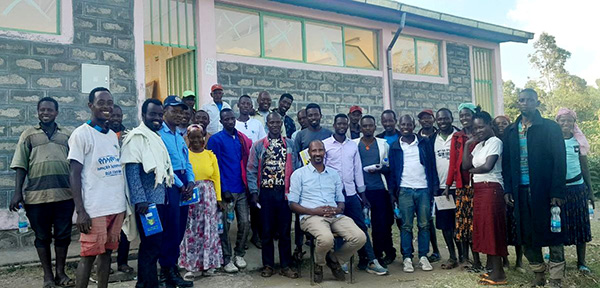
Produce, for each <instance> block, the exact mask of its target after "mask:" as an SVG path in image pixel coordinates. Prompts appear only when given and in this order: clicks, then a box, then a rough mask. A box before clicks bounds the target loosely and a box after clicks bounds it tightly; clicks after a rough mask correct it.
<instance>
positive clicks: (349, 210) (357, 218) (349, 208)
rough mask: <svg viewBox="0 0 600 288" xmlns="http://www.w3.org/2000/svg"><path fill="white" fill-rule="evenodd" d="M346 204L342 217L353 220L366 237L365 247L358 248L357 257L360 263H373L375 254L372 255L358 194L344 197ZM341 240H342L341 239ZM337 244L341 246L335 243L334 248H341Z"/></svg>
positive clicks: (367, 229)
mask: <svg viewBox="0 0 600 288" xmlns="http://www.w3.org/2000/svg"><path fill="white" fill-rule="evenodd" d="M345 200H346V203H344V204H345V208H344V215H346V216H348V217H350V218H351V219H352V220H354V223H355V224H356V226H358V228H360V230H362V231H363V232H365V236H367V242H365V245H364V246H363V247H362V248H360V249H359V250H358V257H359V259H360V261H363V262H364V261H369V262H370V261H373V260H375V254H374V253H373V244H371V239H370V237H369V228H368V227H367V225H366V224H365V216H364V214H363V207H362V203H361V202H360V199H359V196H358V194H354V195H352V196H346V197H345ZM341 240H343V239H341ZM339 244H343V241H342V243H339V242H336V248H337V247H341V245H339Z"/></svg>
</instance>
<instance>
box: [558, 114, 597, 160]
mask: <svg viewBox="0 0 600 288" xmlns="http://www.w3.org/2000/svg"><path fill="white" fill-rule="evenodd" d="M564 115H570V116H571V117H573V119H575V123H574V125H573V137H575V140H577V143H579V153H580V154H581V155H583V156H585V155H587V154H588V152H590V143H589V142H588V141H587V139H586V138H585V135H584V134H583V132H582V131H581V129H579V126H577V113H575V111H573V110H570V109H568V108H560V109H558V113H557V114H556V121H558V118H560V116H564Z"/></svg>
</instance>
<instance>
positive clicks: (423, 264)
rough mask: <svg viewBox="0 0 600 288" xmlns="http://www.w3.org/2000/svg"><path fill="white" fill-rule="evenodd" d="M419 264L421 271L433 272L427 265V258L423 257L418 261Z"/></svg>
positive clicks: (428, 264)
mask: <svg viewBox="0 0 600 288" xmlns="http://www.w3.org/2000/svg"><path fill="white" fill-rule="evenodd" d="M419 264H421V269H423V271H431V270H433V267H432V266H431V264H430V263H429V259H427V257H425V256H423V257H421V259H420V260H419Z"/></svg>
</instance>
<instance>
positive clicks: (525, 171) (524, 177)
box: [518, 122, 529, 185]
mask: <svg viewBox="0 0 600 288" xmlns="http://www.w3.org/2000/svg"><path fill="white" fill-rule="evenodd" d="M518 128H519V129H518V130H519V156H520V159H521V161H520V169H521V181H520V183H519V184H521V185H529V159H528V155H529V153H528V151H527V131H526V130H525V129H523V125H522V124H521V122H519V126H518Z"/></svg>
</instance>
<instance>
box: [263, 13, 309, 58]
mask: <svg viewBox="0 0 600 288" xmlns="http://www.w3.org/2000/svg"><path fill="white" fill-rule="evenodd" d="M263 27H264V28H263V31H264V39H265V42H264V45H265V46H264V47H265V53H264V56H265V57H270V58H280V59H286V60H295V61H302V23H301V22H300V21H296V20H291V19H285V18H279V17H271V16H264V17H263Z"/></svg>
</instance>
